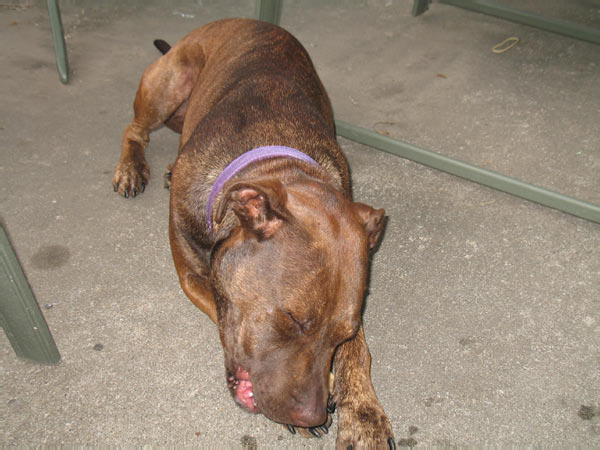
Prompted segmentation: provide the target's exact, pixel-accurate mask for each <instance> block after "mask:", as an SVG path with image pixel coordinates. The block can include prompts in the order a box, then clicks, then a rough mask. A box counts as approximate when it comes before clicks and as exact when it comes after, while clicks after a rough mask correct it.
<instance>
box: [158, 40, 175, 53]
mask: <svg viewBox="0 0 600 450" xmlns="http://www.w3.org/2000/svg"><path fill="white" fill-rule="evenodd" d="M154 46H155V47H156V48H157V49H158V51H159V52H161V53H162V54H163V55H164V54H165V53H167V52H168V51H169V50H171V46H170V45H169V44H168V43H167V42H165V41H163V40H162V39H156V40H155V41H154Z"/></svg>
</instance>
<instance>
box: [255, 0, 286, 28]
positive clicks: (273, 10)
mask: <svg viewBox="0 0 600 450" xmlns="http://www.w3.org/2000/svg"><path fill="white" fill-rule="evenodd" d="M280 14H281V0H256V17H257V18H258V19H259V20H264V21H265V22H271V23H274V24H275V25H277V24H278V23H279V16H280Z"/></svg>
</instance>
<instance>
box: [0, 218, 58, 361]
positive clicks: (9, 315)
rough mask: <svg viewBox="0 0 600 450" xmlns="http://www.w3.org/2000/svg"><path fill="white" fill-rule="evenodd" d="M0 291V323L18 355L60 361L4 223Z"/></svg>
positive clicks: (0, 245)
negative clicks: (5, 230)
mask: <svg viewBox="0 0 600 450" xmlns="http://www.w3.org/2000/svg"><path fill="white" fill-rule="evenodd" d="M0 293H2V295H1V296H0V325H2V328H4V332H5V333H6V336H7V337H8V340H9V341H10V343H11V345H12V347H13V349H14V350H15V353H16V354H17V356H19V357H20V358H25V359H30V360H32V361H34V362H37V363H40V364H58V362H59V361H60V353H59V352H58V348H56V344H55V342H54V339H53V338H52V335H51V334H50V330H49V328H48V325H47V324H46V321H45V319H44V316H42V312H41V311H40V307H39V306H38V304H37V301H36V300H35V297H34V296H33V292H31V288H30V287H29V283H28V282H27V279H26V278H25V274H24V273H23V270H22V269H21V265H20V264H19V261H18V260H17V257H16V255H15V253H14V251H13V249H12V247H11V245H10V242H9V241H8V237H7V236H6V233H5V232H4V228H3V227H1V226H0Z"/></svg>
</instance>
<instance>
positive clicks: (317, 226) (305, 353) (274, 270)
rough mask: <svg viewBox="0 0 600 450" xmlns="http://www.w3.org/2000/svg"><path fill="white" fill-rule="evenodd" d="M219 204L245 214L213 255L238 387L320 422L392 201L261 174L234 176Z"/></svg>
mask: <svg viewBox="0 0 600 450" xmlns="http://www.w3.org/2000/svg"><path fill="white" fill-rule="evenodd" d="M215 212H216V214H215V221H216V222H217V223H219V222H220V221H222V220H223V218H224V217H225V216H226V215H227V214H228V212H232V213H233V214H235V217H236V219H237V226H234V228H233V230H232V232H231V234H230V235H229V236H228V237H227V238H225V239H223V240H221V241H220V242H219V243H218V244H217V245H216V246H215V248H214V249H213V252H212V257H211V282H212V285H213V289H214V295H215V300H216V303H217V311H218V319H219V320H218V322H219V332H220V337H221V342H222V344H223V349H224V354H225V367H226V374H227V379H228V383H229V387H230V390H231V393H232V395H233V397H234V399H235V400H236V402H237V403H238V404H239V405H241V406H242V407H244V408H245V409H247V410H248V411H251V412H262V413H263V414H264V415H266V416H267V417H269V418H270V419H272V420H275V421H278V422H282V423H288V424H293V425H298V426H304V427H308V426H317V425H320V424H322V423H323V422H324V421H325V419H326V403H327V398H328V394H329V389H328V380H329V372H330V369H331V362H332V357H333V353H334V351H335V349H336V347H337V346H338V345H339V344H341V343H342V342H344V341H345V340H348V339H351V338H352V337H354V335H355V334H356V333H357V331H358V329H359V327H360V324H361V310H362V305H363V297H364V291H365V288H366V283H367V271H368V259H369V250H370V249H372V248H373V247H375V246H376V245H377V242H378V240H379V237H380V235H381V232H382V228H383V219H384V210H382V209H380V210H374V209H373V208H371V207H369V206H367V205H364V204H362V203H356V202H351V201H349V200H348V199H346V198H344V196H342V195H341V194H340V193H339V192H337V191H335V190H333V189H332V188H331V187H329V186H328V185H327V184H324V183H320V182H316V181H310V182H306V181H304V182H302V183H297V184H291V185H288V186H287V188H284V186H283V185H282V183H281V182H280V181H278V180H275V179H252V180H245V181H235V180H234V181H231V182H229V183H228V184H227V185H226V186H225V187H224V193H223V195H222V199H221V201H220V202H219V204H218V205H217V206H216V211H215ZM232 217H233V216H232Z"/></svg>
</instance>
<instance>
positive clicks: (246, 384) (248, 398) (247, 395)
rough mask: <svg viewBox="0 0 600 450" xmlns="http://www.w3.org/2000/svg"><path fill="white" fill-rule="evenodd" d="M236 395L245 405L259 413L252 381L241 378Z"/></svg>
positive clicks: (251, 410)
mask: <svg viewBox="0 0 600 450" xmlns="http://www.w3.org/2000/svg"><path fill="white" fill-rule="evenodd" d="M235 396H236V398H237V400H238V402H240V403H241V404H242V405H243V406H244V407H246V409H247V410H248V411H250V412H253V413H257V412H258V408H257V406H256V404H255V403H254V393H253V391H252V381H248V380H240V381H239V384H238V386H237V389H236V392H235Z"/></svg>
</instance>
